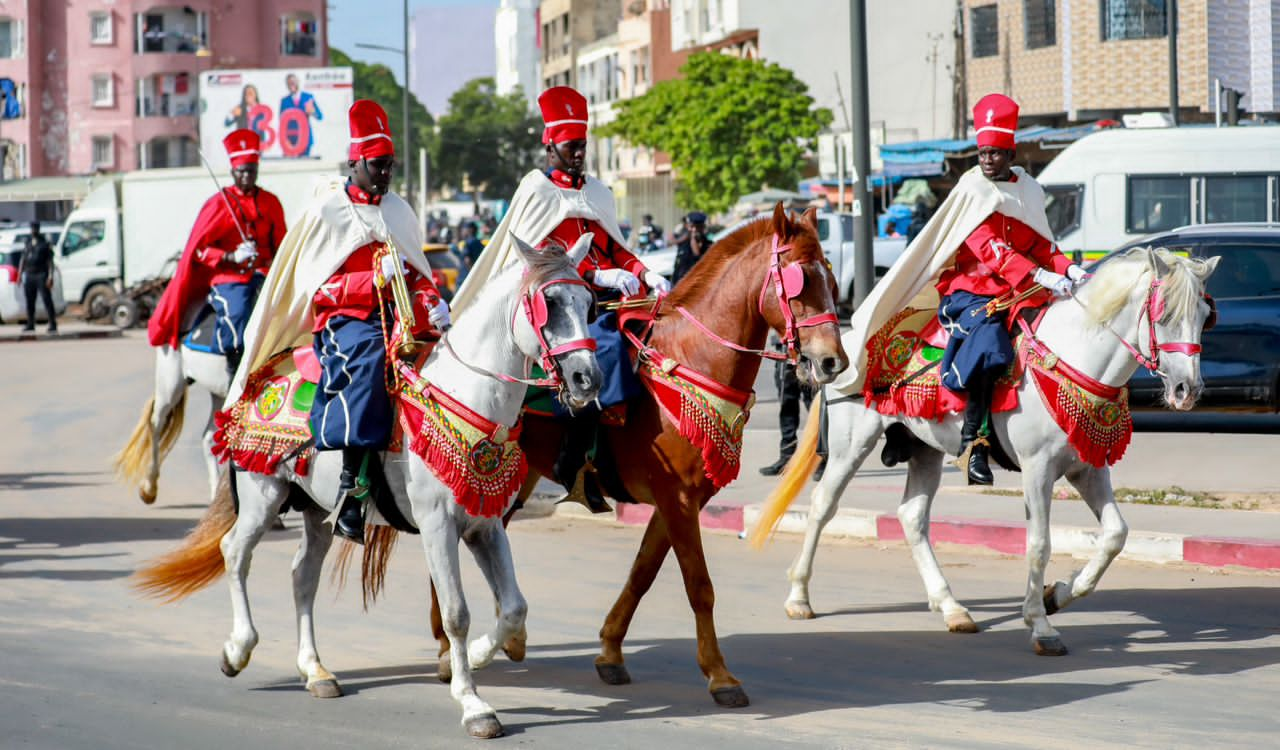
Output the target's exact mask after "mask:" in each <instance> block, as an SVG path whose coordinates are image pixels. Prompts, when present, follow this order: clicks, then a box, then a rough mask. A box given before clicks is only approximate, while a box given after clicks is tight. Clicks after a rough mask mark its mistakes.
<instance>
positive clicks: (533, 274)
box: [520, 242, 578, 295]
mask: <svg viewBox="0 0 1280 750" xmlns="http://www.w3.org/2000/svg"><path fill="white" fill-rule="evenodd" d="M525 269H526V273H525V275H524V279H523V280H522V281H521V282H520V294H521V295H524V294H525V293H527V292H528V291H529V290H530V289H537V288H538V287H539V286H542V284H543V283H544V282H547V281H550V280H551V279H555V278H560V277H562V276H566V275H569V276H576V275H577V274H578V269H577V268H576V267H575V266H574V265H573V261H571V260H570V259H569V254H568V253H567V252H565V250H564V246H563V245H561V244H560V243H558V242H549V243H547V245H546V246H545V247H543V249H541V250H539V251H538V252H535V253H531V254H530V257H528V258H527V259H526V262H525Z"/></svg>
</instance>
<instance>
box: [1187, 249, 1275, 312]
mask: <svg viewBox="0 0 1280 750" xmlns="http://www.w3.org/2000/svg"><path fill="white" fill-rule="evenodd" d="M1204 250H1205V255H1220V256H1222V260H1220V261H1218V270H1216V271H1214V272H1213V275H1212V276H1210V277H1209V283H1208V287H1207V288H1206V290H1205V291H1207V292H1208V293H1209V294H1211V295H1213V296H1214V297H1215V298H1217V299H1232V298H1240V297H1245V298H1251V297H1272V296H1276V295H1280V243H1277V242H1274V241H1271V242H1268V241H1266V240H1241V241H1238V242H1224V243H1222V244H1220V245H1209V246H1207V247H1205V249H1204Z"/></svg>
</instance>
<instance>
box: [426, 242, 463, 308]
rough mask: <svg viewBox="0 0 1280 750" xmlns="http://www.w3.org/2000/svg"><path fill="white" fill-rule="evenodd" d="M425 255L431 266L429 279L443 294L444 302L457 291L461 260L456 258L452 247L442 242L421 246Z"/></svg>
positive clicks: (450, 298)
mask: <svg viewBox="0 0 1280 750" xmlns="http://www.w3.org/2000/svg"><path fill="white" fill-rule="evenodd" d="M422 252H423V253H424V254H425V255H426V256H427V264H428V265H429V266H431V281H432V283H434V284H435V285H436V288H437V289H439V290H440V294H441V295H443V296H444V300H445V302H448V301H450V300H452V299H453V293H454V292H456V291H458V275H459V273H460V272H461V271H462V261H460V260H458V256H457V254H455V253H454V252H453V249H452V248H450V247H449V246H448V245H446V244H444V243H442V242H428V243H426V244H425V245H423V246H422Z"/></svg>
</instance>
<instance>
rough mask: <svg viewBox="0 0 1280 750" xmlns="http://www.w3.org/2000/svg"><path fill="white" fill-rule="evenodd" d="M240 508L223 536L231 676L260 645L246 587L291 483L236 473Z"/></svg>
mask: <svg viewBox="0 0 1280 750" xmlns="http://www.w3.org/2000/svg"><path fill="white" fill-rule="evenodd" d="M231 481H233V482H237V484H236V488H237V489H238V490H239V493H238V496H239V498H240V510H239V513H238V515H237V517H236V522H235V525H234V526H232V527H231V530H230V531H228V532H227V533H226V535H224V536H223V537H222V543H221V547H222V559H223V560H225V561H226V565H227V583H228V584H229V585H230V587H231V613H232V617H233V620H232V625H231V636H230V637H229V638H228V639H227V642H226V643H225V644H224V645H223V647H222V673H223V674H225V675H226V676H228V677H235V676H236V675H237V674H240V672H241V670H243V669H244V668H245V667H246V666H248V664H249V657H250V656H251V655H252V654H253V648H254V647H255V646H257V645H258V632H257V631H256V630H255V629H254V627H253V617H252V615H251V614H250V612H249V596H248V593H247V591H246V589H245V582H246V579H247V578H248V577H249V564H250V562H251V561H252V559H253V548H254V547H255V546H257V544H258V542H259V540H261V539H262V535H263V534H264V533H266V530H267V526H268V524H269V523H270V519H271V517H272V516H274V515H275V514H276V513H278V512H279V511H280V506H281V505H282V504H283V503H284V501H285V498H286V497H287V496H288V494H289V485H288V484H287V483H285V482H283V481H281V480H279V479H275V478H273V477H265V476H260V475H254V474H245V473H236V474H233V475H232V477H231Z"/></svg>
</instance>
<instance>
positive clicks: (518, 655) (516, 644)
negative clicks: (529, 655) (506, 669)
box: [502, 638, 525, 661]
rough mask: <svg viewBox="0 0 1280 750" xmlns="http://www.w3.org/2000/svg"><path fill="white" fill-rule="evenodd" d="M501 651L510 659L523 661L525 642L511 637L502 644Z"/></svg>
mask: <svg viewBox="0 0 1280 750" xmlns="http://www.w3.org/2000/svg"><path fill="white" fill-rule="evenodd" d="M502 653H504V654H506V655H507V658H508V659H510V660H511V661H524V656H525V642H524V641H522V640H521V641H517V640H516V639H514V638H512V639H511V640H509V641H507V642H506V643H505V644H504V645H503V646H502Z"/></svg>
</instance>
